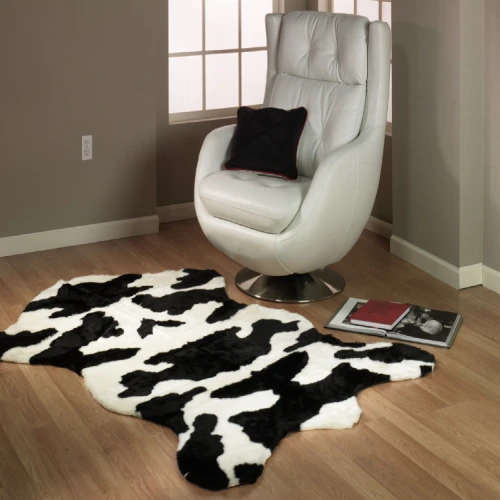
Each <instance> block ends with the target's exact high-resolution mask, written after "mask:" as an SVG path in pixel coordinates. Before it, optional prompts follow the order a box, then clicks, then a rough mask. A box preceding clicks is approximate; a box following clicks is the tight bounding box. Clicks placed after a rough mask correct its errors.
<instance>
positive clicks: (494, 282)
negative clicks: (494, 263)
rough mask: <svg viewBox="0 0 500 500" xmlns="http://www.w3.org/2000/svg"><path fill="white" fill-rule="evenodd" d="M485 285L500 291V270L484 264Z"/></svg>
mask: <svg viewBox="0 0 500 500" xmlns="http://www.w3.org/2000/svg"><path fill="white" fill-rule="evenodd" d="M483 285H484V287H485V288H489V289H490V290H493V291H494V292H497V293H500V272H498V271H495V269H491V267H487V266H483Z"/></svg>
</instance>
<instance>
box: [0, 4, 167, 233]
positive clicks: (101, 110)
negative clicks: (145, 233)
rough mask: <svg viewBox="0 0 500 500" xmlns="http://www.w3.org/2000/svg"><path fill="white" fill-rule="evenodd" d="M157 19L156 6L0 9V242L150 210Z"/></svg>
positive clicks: (13, 6) (23, 6)
mask: <svg viewBox="0 0 500 500" xmlns="http://www.w3.org/2000/svg"><path fill="white" fill-rule="evenodd" d="M157 13H158V3H157V0H154V1H147V2H145V1H139V0H105V1H104V0H85V1H71V2H68V1H65V0H43V1H40V0H2V1H1V2H0V61H1V74H2V76H1V78H0V100H1V102H0V151H1V156H0V237H5V236H12V235H18V234H23V233H31V232H38V231H46V230H50V229H57V228H63V227H72V226H77V225H85V224H92V223H98V222H106V221H112V220H119V219H127V218H135V217H141V216H147V215H152V214H155V213H156V192H155V182H156V181H155V164H156V150H155V148H156V146H155V145H156V86H155V84H156V80H155V73H156V65H157V58H156V52H155V42H156V39H155V33H154V31H153V30H152V29H151V26H153V25H154V23H155V19H156V16H157ZM84 134H92V135H93V136H94V160H93V161H91V162H82V161H81V136H82V135H84Z"/></svg>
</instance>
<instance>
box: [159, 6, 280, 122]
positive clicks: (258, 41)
mask: <svg viewBox="0 0 500 500" xmlns="http://www.w3.org/2000/svg"><path fill="white" fill-rule="evenodd" d="M278 4H279V2H278V1H277V0H169V2H168V5H169V16H168V25H169V108H170V109H169V112H170V121H171V122H180V121H187V120H199V119H206V118H222V117H228V116H235V115H236V111H237V109H238V108H239V107H240V106H257V105H261V104H262V102H263V100H264V91H265V83H266V75H267V49H266V45H267V42H266V31H265V16H266V14H269V13H271V12H278Z"/></svg>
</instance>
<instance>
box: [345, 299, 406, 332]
mask: <svg viewBox="0 0 500 500" xmlns="http://www.w3.org/2000/svg"><path fill="white" fill-rule="evenodd" d="M409 310H410V306H409V305H408V304H398V303H396V302H383V301H380V300H369V301H368V302H367V303H366V304H365V305H364V306H362V307H360V308H359V309H358V310H357V311H356V312H355V313H354V314H353V315H352V316H351V319H350V321H349V322H350V323H352V324H353V325H361V326H371V327H373V328H382V329H384V330H391V329H392V328H394V327H395V326H396V325H397V324H398V323H399V322H400V321H401V320H402V319H403V318H404V317H405V316H406V315H407V314H408V311H409Z"/></svg>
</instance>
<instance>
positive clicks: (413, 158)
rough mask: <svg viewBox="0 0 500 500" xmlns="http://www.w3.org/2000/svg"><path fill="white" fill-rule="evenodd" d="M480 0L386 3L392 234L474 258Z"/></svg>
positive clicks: (452, 258)
mask: <svg viewBox="0 0 500 500" xmlns="http://www.w3.org/2000/svg"><path fill="white" fill-rule="evenodd" d="M481 4H482V0H477V1H473V2H472V3H471V1H469V0H468V1H462V0H452V1H446V2H436V1H435V0H399V1H398V2H393V4H392V13H393V20H392V21H393V65H394V85H393V88H394V90H393V102H394V118H393V127H394V132H393V138H394V143H393V165H394V169H393V202H394V233H395V235H396V236H398V237H400V238H402V239H404V240H406V241H408V242H410V243H412V244H414V245H416V246H417V247H419V248H421V249H423V250H426V251H427V252H430V253H431V254H433V255H435V256H437V257H439V258H441V259H443V260H445V261H446V262H449V263H450V264H452V265H454V266H468V265H472V264H476V263H480V262H481V261H482V236H481V234H482V203H483V199H482V171H483V166H482V137H483V130H482V112H483V109H482V94H483V83H482V81H483V80H482V78H483V52H484V50H483V48H484V47H483V42H482V37H481V28H482V10H481Z"/></svg>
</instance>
